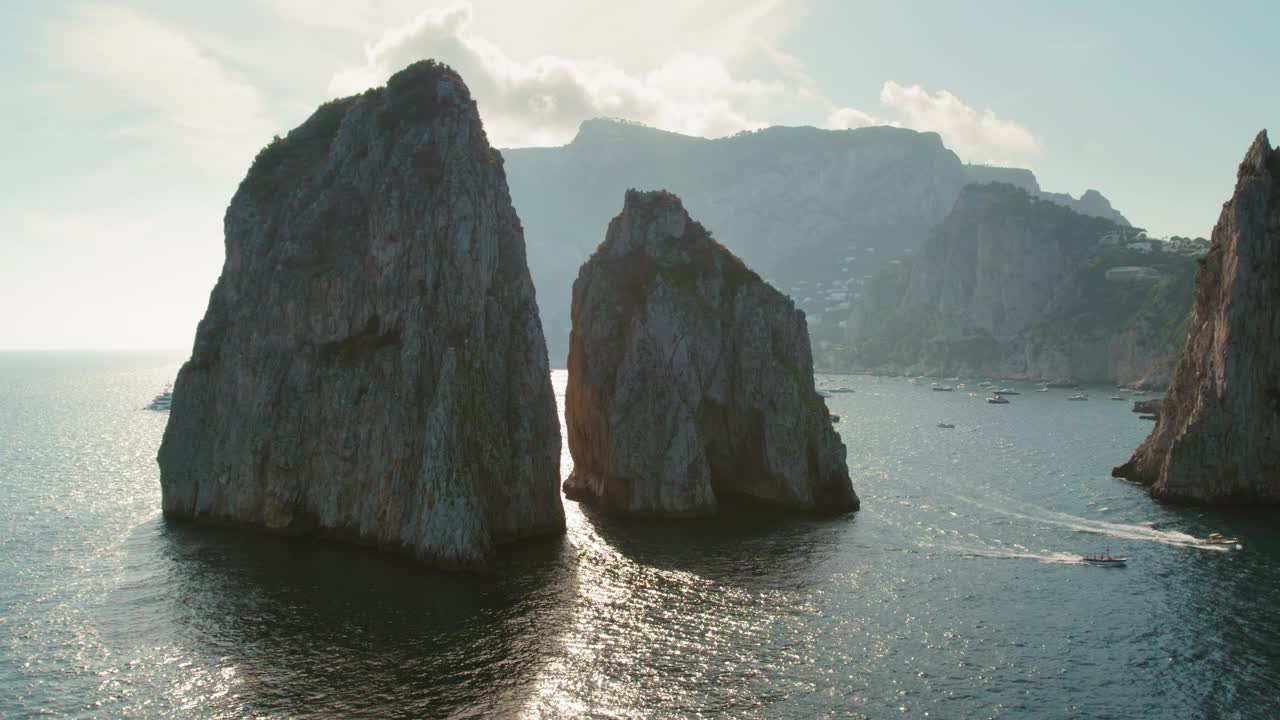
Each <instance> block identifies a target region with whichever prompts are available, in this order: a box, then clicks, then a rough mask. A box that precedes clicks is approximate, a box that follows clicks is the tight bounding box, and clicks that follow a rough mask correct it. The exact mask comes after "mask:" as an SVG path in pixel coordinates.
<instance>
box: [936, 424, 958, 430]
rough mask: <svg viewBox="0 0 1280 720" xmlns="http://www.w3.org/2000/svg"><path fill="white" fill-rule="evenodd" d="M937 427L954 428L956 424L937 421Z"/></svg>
mask: <svg viewBox="0 0 1280 720" xmlns="http://www.w3.org/2000/svg"><path fill="white" fill-rule="evenodd" d="M938 427H940V428H942V429H943V430H954V429H955V427H956V426H955V425H952V424H951V423H938Z"/></svg>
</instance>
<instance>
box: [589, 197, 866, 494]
mask: <svg viewBox="0 0 1280 720" xmlns="http://www.w3.org/2000/svg"><path fill="white" fill-rule="evenodd" d="M565 405H566V410H565V421H566V424H567V425H568V433H569V450H570V452H571V453H572V454H573V461H574V470H573V473H572V474H571V475H570V477H569V479H568V480H567V481H566V482H565V485H564V489H565V493H566V494H568V495H569V496H570V497H571V498H575V499H581V500H589V501H594V502H599V503H600V504H602V505H604V506H605V507H608V508H610V509H613V510H618V511H624V512H632V513H653V514H703V513H708V512H713V511H715V510H716V509H717V508H718V507H720V506H721V505H723V504H725V503H732V502H742V501H746V502H755V503H770V504H776V505H781V506H786V507H791V508H797V509H806V510H823V511H844V510H849V509H856V508H857V507H858V498H857V495H855V494H854V492H853V488H852V486H851V484H850V481H849V471H848V469H847V467H846V465H845V448H844V444H843V443H842V442H841V441H840V437H839V435H837V434H836V432H835V430H834V429H833V428H832V426H831V420H830V418H829V416H828V412H827V409H826V405H825V404H824V402H823V400H822V398H821V397H820V396H819V395H818V394H817V392H816V390H815V389H814V384H813V365H812V361H811V357H810V349H809V335H808V332H807V330H806V328H805V322H804V315H803V313H801V312H800V311H798V310H796V308H795V306H794V305H793V304H792V302H791V301H790V300H789V299H788V298H787V297H786V296H784V295H782V294H781V293H779V292H778V291H776V290H774V289H773V288H772V287H770V286H769V285H768V284H767V283H765V282H764V281H762V280H761V279H760V278H759V276H757V275H756V274H755V273H754V272H752V271H751V270H749V269H747V267H746V266H745V265H744V264H743V263H742V261H741V260H739V259H738V258H737V257H735V256H734V255H732V254H731V253H730V252H729V251H727V250H726V249H725V248H724V247H722V246H721V245H720V244H719V243H717V242H715V241H714V240H713V239H712V238H711V236H710V235H709V234H708V233H707V231H706V230H705V229H704V228H703V226H702V225H700V224H698V223H696V222H693V221H692V220H690V219H689V216H688V214H687V213H686V212H685V210H684V207H683V206H682V205H681V203H680V200H679V199H678V198H677V197H675V196H674V195H672V194H670V193H667V192H656V193H639V192H635V191H629V192H627V194H626V202H625V206H624V207H623V210H622V214H621V215H619V216H617V217H616V218H614V219H613V221H612V222H611V223H610V224H609V231H608V235H607V237H606V239H605V241H604V243H603V244H602V245H600V247H599V248H597V250H596V252H595V253H594V254H593V255H592V256H591V258H590V259H589V260H588V261H587V263H586V264H585V265H583V266H582V269H581V271H580V272H579V274H578V279H577V281H576V282H574V284H573V332H572V335H571V339H570V351H569V383H568V387H567V390H566V395H565Z"/></svg>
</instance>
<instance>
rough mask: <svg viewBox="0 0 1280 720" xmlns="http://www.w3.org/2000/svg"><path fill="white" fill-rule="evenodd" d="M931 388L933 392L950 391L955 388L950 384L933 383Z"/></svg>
mask: <svg viewBox="0 0 1280 720" xmlns="http://www.w3.org/2000/svg"><path fill="white" fill-rule="evenodd" d="M933 389H934V391H935V392H951V391H953V390H955V388H953V387H951V386H950V385H934V386H933Z"/></svg>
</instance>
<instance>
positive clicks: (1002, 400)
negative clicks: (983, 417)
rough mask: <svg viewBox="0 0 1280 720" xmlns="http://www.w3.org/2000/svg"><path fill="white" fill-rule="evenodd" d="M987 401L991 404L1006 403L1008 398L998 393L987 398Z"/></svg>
mask: <svg viewBox="0 0 1280 720" xmlns="http://www.w3.org/2000/svg"><path fill="white" fill-rule="evenodd" d="M987 402H989V403H991V404H992V405H1008V404H1009V399H1008V398H1005V397H1001V396H999V395H995V396H993V397H989V398H987Z"/></svg>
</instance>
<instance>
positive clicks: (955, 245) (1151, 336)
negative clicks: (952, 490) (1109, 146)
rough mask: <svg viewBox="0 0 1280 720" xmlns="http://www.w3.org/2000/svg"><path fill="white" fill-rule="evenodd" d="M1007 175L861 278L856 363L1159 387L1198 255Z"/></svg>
mask: <svg viewBox="0 0 1280 720" xmlns="http://www.w3.org/2000/svg"><path fill="white" fill-rule="evenodd" d="M1124 232H1125V228H1124V226H1121V225H1117V224H1115V223H1113V222H1111V221H1109V220H1106V219H1103V218H1098V217H1093V216H1088V215H1082V214H1079V213H1077V212H1074V211H1072V210H1070V209H1068V208H1066V207H1063V206H1061V205H1059V204H1057V203H1053V202H1050V201H1047V200H1043V199H1040V198H1038V197H1035V196H1033V195H1031V194H1029V193H1027V192H1026V191H1025V190H1023V189H1021V188H1018V187H1014V186H1012V185H1008V184H1004V183H991V184H986V185H969V186H967V187H966V188H965V189H964V191H963V192H961V194H960V197H959V199H958V200H957V201H956V204H955V207H954V208H953V209H952V211H951V213H950V214H949V215H948V216H947V217H946V219H944V220H943V221H942V223H940V224H939V226H938V227H937V228H936V229H935V230H934V232H933V233H932V234H931V236H930V238H929V241H928V242H927V243H926V245H925V247H924V250H923V251H922V252H920V253H918V254H916V255H914V256H913V257H911V258H909V259H907V260H905V261H903V262H902V263H900V264H895V265H892V266H890V267H889V268H886V269H885V270H883V271H882V272H881V273H879V274H878V275H877V276H876V277H874V278H873V279H872V280H871V282H869V283H868V284H867V286H866V287H865V289H864V291H863V292H862V293H861V297H859V298H857V299H856V301H855V302H854V307H853V309H852V313H851V315H850V319H849V329H848V332H849V336H848V337H849V347H850V364H851V365H852V366H853V367H854V368H855V369H858V370H864V371H873V372H880V373H887V374H925V375H966V376H996V377H1006V378H1025V379H1036V380H1070V381H1076V382H1106V383H1119V384H1125V385H1144V386H1163V384H1164V382H1166V381H1167V377H1168V372H1169V368H1170V367H1171V366H1172V357H1173V354H1174V352H1175V350H1176V347H1177V346H1178V344H1179V343H1180V342H1181V340H1182V339H1183V338H1184V337H1185V322H1184V321H1185V317H1186V311H1187V307H1188V306H1189V304H1190V297H1191V291H1190V286H1191V278H1192V272H1193V268H1194V265H1195V261H1194V260H1193V259H1191V258H1189V257H1186V256H1182V255H1177V254H1173V253H1166V252H1162V251H1160V250H1159V249H1149V248H1144V249H1133V248H1129V247H1127V246H1126V245H1125V244H1124V243H1123V242H1122V241H1120V240H1117V238H1120V237H1122V235H1123V233H1124Z"/></svg>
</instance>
